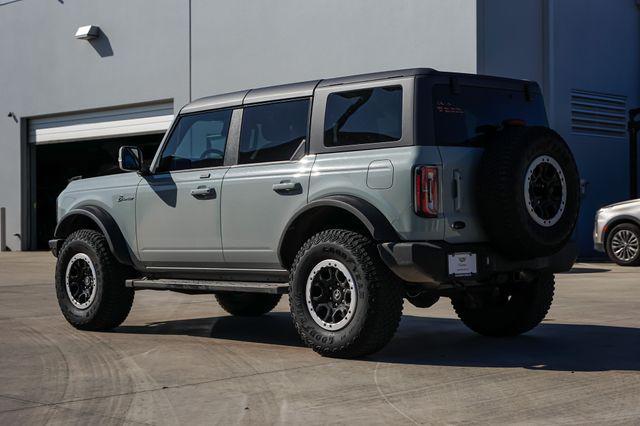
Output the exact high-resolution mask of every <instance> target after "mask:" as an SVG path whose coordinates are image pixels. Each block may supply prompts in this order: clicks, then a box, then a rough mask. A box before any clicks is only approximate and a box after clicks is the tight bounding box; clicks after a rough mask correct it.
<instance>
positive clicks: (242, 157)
mask: <svg viewBox="0 0 640 426" xmlns="http://www.w3.org/2000/svg"><path fill="white" fill-rule="evenodd" d="M309 105H310V101H309V99H307V98H304V99H294V100H287V101H279V102H272V103H266V104H258V105H251V106H246V107H245V108H244V110H243V113H242V126H241V133H240V141H239V151H238V164H237V165H235V166H232V167H231V168H230V169H229V171H228V172H227V174H226V175H225V177H224V181H223V183H222V198H223V203H222V242H223V246H224V258H225V261H226V263H227V265H228V266H229V267H230V268H244V269H280V262H279V260H278V253H277V248H278V243H279V241H280V237H281V235H282V233H283V230H284V227H285V226H286V224H287V222H288V221H289V219H290V218H291V217H292V216H293V215H294V213H295V212H296V211H297V210H298V209H300V208H301V207H302V206H304V204H306V202H307V194H308V189H309V174H310V172H311V166H312V165H313V160H314V157H313V156H307V155H305V152H306V141H307V140H308V127H309V111H310V110H309Z"/></svg>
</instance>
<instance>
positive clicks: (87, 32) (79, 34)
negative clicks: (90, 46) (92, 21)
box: [76, 25, 100, 40]
mask: <svg viewBox="0 0 640 426" xmlns="http://www.w3.org/2000/svg"><path fill="white" fill-rule="evenodd" d="M99 35H100V27H97V26H95V25H85V26H83V27H80V28H78V30H77V31H76V38H77V39H80V40H93V39H94V38H98V36H99Z"/></svg>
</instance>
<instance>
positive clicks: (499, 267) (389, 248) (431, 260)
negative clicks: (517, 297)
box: [378, 241, 578, 283]
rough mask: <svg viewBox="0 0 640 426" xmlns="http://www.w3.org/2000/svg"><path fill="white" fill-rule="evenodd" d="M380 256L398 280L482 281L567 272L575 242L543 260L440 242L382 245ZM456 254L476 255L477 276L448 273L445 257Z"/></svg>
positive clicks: (573, 258) (575, 251)
mask: <svg viewBox="0 0 640 426" xmlns="http://www.w3.org/2000/svg"><path fill="white" fill-rule="evenodd" d="M378 251H379V252H380V257H381V258H382V260H383V261H384V262H385V263H386V264H387V266H388V267H389V268H390V269H391V270H392V271H393V272H394V273H395V274H396V275H397V276H398V277H400V278H402V279H403V280H405V281H408V282H415V283H446V282H450V281H452V280H455V281H466V280H472V281H482V280H485V279H487V278H489V277H490V276H492V275H494V274H496V273H501V272H511V271H542V270H544V271H549V272H554V273H555V272H564V271H568V270H569V269H571V267H572V266H573V264H574V263H575V261H576V258H577V256H578V249H577V245H576V243H575V242H572V241H571V242H569V243H567V245H566V246H565V247H564V248H563V249H562V250H560V251H559V252H558V253H555V254H553V255H551V256H547V257H536V258H531V259H526V260H510V259H507V258H505V257H504V256H503V255H501V254H499V253H496V252H495V251H494V250H493V249H492V248H491V247H490V246H489V245H488V244H482V243H480V244H450V243H446V242H444V241H431V242H402V243H383V244H379V245H378ZM456 252H464V253H474V254H476V256H477V273H476V274H473V275H472V276H468V277H454V276H452V275H450V274H449V269H448V255H449V254H453V253H456Z"/></svg>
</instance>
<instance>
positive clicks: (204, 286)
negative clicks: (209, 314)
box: [125, 278, 289, 294]
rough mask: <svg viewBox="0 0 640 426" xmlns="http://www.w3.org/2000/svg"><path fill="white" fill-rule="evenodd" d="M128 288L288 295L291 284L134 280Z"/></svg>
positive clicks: (129, 283)
mask: <svg viewBox="0 0 640 426" xmlns="http://www.w3.org/2000/svg"><path fill="white" fill-rule="evenodd" d="M125 285H126V286H127V287H132V288H134V289H136V290H173V291H180V292H186V293H267V294H286V293H288V292H289V284H286V283H257V282H249V281H246V282H245V281H204V280H182V279H180V280H174V279H158V280H152V279H146V278H140V279H133V280H127V281H126V284H125Z"/></svg>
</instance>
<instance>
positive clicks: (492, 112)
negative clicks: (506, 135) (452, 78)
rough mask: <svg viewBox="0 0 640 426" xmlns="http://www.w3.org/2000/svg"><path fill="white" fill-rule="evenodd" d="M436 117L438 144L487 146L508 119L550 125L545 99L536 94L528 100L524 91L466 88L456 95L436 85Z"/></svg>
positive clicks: (434, 98)
mask: <svg viewBox="0 0 640 426" xmlns="http://www.w3.org/2000/svg"><path fill="white" fill-rule="evenodd" d="M433 114H434V130H435V140H436V144H437V145H449V146H483V145H484V142H485V138H486V136H487V135H488V134H490V133H491V132H493V131H495V130H496V129H498V128H499V127H500V126H501V125H502V123H503V122H504V121H507V120H521V121H523V122H524V123H525V124H526V125H527V126H546V125H547V116H546V112H545V109H544V102H543V99H542V96H541V95H539V94H533V97H532V99H531V100H529V101H527V100H526V99H525V93H524V90H520V91H517V90H506V89H496V88H487V87H474V86H462V87H461V88H460V92H459V93H452V91H451V87H450V86H448V85H435V86H433Z"/></svg>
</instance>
